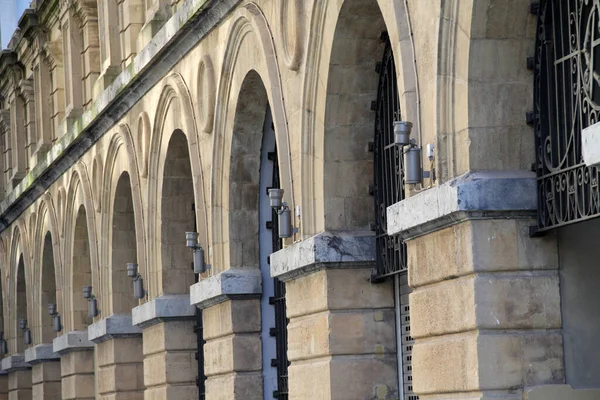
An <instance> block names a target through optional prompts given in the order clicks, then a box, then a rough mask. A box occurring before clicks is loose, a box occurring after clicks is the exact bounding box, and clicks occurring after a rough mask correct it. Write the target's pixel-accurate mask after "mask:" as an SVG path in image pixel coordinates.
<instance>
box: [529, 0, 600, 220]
mask: <svg viewBox="0 0 600 400" xmlns="http://www.w3.org/2000/svg"><path fill="white" fill-rule="evenodd" d="M537 11H538V27H537V41H536V54H535V69H534V73H535V78H534V118H533V124H534V130H535V140H536V164H535V169H536V172H537V177H538V178H537V182H538V227H537V230H538V231H545V230H549V229H552V228H556V227H559V226H563V225H566V224H570V223H574V222H579V221H583V220H586V219H590V218H594V217H597V216H599V215H600V193H599V190H598V169H597V168H595V167H591V168H590V167H587V166H586V165H585V164H584V162H583V158H582V154H581V131H582V130H583V129H585V128H586V127H588V126H590V125H592V124H595V123H596V122H598V120H599V117H600V63H599V62H597V61H596V60H598V59H599V57H600V24H599V18H600V0H568V1H565V0H542V1H541V2H540V4H539V7H538V10H537Z"/></svg>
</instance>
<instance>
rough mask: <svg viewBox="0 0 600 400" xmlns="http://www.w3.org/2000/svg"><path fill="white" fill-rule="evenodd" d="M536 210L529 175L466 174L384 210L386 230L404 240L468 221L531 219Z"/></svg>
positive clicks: (533, 183) (533, 182) (534, 190)
mask: <svg viewBox="0 0 600 400" xmlns="http://www.w3.org/2000/svg"><path fill="white" fill-rule="evenodd" d="M536 210H537V183H536V177H535V174H534V173H533V172H527V171H512V172H477V173H467V174H465V175H462V176H460V177H458V178H456V179H453V180H451V181H449V182H446V183H444V184H443V185H440V186H436V187H434V188H431V189H427V190H425V191H423V192H421V193H419V194H417V195H415V196H412V197H409V198H407V199H405V200H402V201H400V202H398V203H396V204H394V205H391V206H390V207H388V209H387V221H388V223H387V228H388V234H390V235H398V236H400V237H401V238H403V239H405V240H408V239H414V238H416V237H419V236H422V235H426V234H428V233H431V232H434V231H437V230H440V229H443V228H446V227H448V226H451V225H454V224H457V223H460V222H463V221H466V220H469V219H483V218H506V217H515V218H516V217H532V216H535V212H536Z"/></svg>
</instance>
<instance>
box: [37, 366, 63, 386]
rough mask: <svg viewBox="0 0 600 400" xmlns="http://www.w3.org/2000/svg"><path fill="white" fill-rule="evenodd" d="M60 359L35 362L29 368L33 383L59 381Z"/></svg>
mask: <svg viewBox="0 0 600 400" xmlns="http://www.w3.org/2000/svg"><path fill="white" fill-rule="evenodd" d="M60 378H61V374H60V361H49V362H43V363H39V364H35V365H34V366H33V367H32V368H31V381H32V383H33V384H37V383H44V382H60Z"/></svg>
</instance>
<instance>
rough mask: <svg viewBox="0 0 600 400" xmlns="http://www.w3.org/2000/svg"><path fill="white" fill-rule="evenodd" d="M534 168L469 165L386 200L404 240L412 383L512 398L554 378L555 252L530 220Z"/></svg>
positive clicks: (557, 332)
mask: <svg viewBox="0 0 600 400" xmlns="http://www.w3.org/2000/svg"><path fill="white" fill-rule="evenodd" d="M536 207H537V195H536V181H535V175H534V174H533V173H527V172H511V173H505V172H502V173H501V172H498V173H496V172H490V173H471V174H467V175H465V176H461V177H459V178H456V179H454V180H453V181H450V182H447V183H445V184H443V185H441V186H438V187H435V188H432V189H429V190H426V191H424V192H421V193H419V194H417V195H415V196H413V197H410V198H408V199H406V200H403V201H401V202H400V203H397V204H395V205H393V206H391V207H389V208H388V218H387V220H388V231H389V232H390V233H391V234H399V235H401V237H403V238H404V239H406V240H407V246H408V267H409V275H408V276H409V284H410V286H412V287H413V289H414V290H413V293H412V294H411V295H410V309H411V313H410V321H411V335H412V336H413V338H414V339H415V340H416V342H415V345H414V346H413V353H412V356H413V358H412V361H413V388H414V391H415V393H417V394H418V395H419V396H421V398H425V399H441V398H450V397H451V398H452V399H469V400H470V399H491V398H493V399H511V400H516V399H521V398H522V396H523V391H524V389H525V388H527V387H532V386H536V385H543V384H555V383H563V381H564V368H563V349H562V335H561V311H560V294H559V279H558V274H557V269H558V257H557V251H556V244H555V239H554V236H553V235H549V236H547V237H543V238H531V237H529V228H530V226H533V225H535V219H534V218H533V217H534V216H535V210H536Z"/></svg>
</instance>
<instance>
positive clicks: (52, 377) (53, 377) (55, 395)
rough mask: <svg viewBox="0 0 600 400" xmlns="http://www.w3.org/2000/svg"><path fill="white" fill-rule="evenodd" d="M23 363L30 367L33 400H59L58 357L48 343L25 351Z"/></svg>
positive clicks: (60, 393)
mask: <svg viewBox="0 0 600 400" xmlns="http://www.w3.org/2000/svg"><path fill="white" fill-rule="evenodd" d="M25 362H27V363H28V364H30V365H31V383H32V392H33V393H32V399H33V400H43V399H48V400H54V399H59V398H61V395H62V392H61V382H60V379H61V378H60V356H59V355H58V354H56V353H55V352H54V350H53V349H52V345H51V344H49V343H44V344H39V345H37V346H35V347H31V348H29V349H27V350H25Z"/></svg>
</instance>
